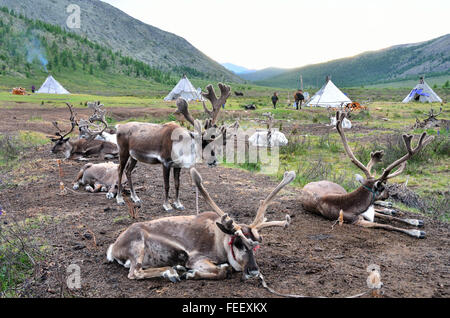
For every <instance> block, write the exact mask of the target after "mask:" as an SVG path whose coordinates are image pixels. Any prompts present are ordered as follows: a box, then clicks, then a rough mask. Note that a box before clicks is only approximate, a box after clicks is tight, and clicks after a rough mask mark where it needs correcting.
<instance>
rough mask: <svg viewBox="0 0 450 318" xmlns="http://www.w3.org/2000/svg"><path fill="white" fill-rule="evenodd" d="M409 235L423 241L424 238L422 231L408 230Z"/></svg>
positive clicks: (424, 234)
mask: <svg viewBox="0 0 450 318" xmlns="http://www.w3.org/2000/svg"><path fill="white" fill-rule="evenodd" d="M408 234H409V235H411V236H414V237H417V238H419V239H423V238H425V237H426V233H425V232H424V231H420V230H409V233H408Z"/></svg>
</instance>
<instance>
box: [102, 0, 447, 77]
mask: <svg viewBox="0 0 450 318" xmlns="http://www.w3.org/2000/svg"><path fill="white" fill-rule="evenodd" d="M102 1H105V2H107V3H109V4H111V5H113V6H115V7H117V8H119V9H120V10H122V11H124V12H126V13H127V14H129V15H130V16H132V17H134V18H136V19H139V20H141V21H143V22H145V23H147V24H150V25H153V26H155V27H157V28H160V29H162V30H165V31H169V32H172V33H175V34H177V35H179V36H181V37H183V38H185V39H186V40H187V41H189V42H190V43H191V44H192V45H194V46H195V47H196V48H197V49H199V50H200V51H202V52H203V53H205V54H206V55H208V56H209V57H211V58H212V59H214V60H216V61H218V62H220V63H223V62H230V63H234V64H237V65H241V66H244V67H247V68H250V69H261V68H265V67H269V66H274V67H286V68H290V67H298V66H303V65H307V64H312V63H320V62H325V61H328V60H332V59H336V58H341V57H347V56H353V55H356V54H359V53H362V52H364V51H369V50H378V49H382V48H386V47H389V46H392V45H396V44H404V43H414V42H420V41H425V40H430V39H432V38H435V37H438V36H441V35H444V34H447V33H450V1H449V0H425V1H424V0H371V1H368V0H102Z"/></svg>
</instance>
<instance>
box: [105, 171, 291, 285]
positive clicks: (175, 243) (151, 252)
mask: <svg viewBox="0 0 450 318" xmlns="http://www.w3.org/2000/svg"><path fill="white" fill-rule="evenodd" d="M190 174H191V177H192V180H193V181H194V183H195V185H196V186H197V187H198V189H199V191H200V193H201V194H202V196H203V197H204V199H205V200H206V202H207V203H208V205H209V206H210V207H211V208H212V209H213V212H203V213H200V214H197V215H188V216H172V217H166V218H161V219H156V220H152V221H147V222H140V223H134V224H133V225H131V226H130V227H129V228H128V229H127V230H125V231H124V232H123V233H122V234H120V235H119V237H118V238H117V240H116V241H115V243H114V244H112V245H110V246H109V248H108V251H107V259H108V261H110V262H113V261H114V260H116V261H117V262H118V263H119V264H121V265H123V266H125V267H126V268H129V269H130V270H129V273H128V278H129V279H144V278H154V277H164V278H167V279H169V280H170V281H172V282H177V281H180V279H181V278H185V279H215V280H221V279H224V278H226V277H227V276H228V275H229V274H230V273H231V271H232V269H234V270H235V271H238V272H240V271H242V272H243V279H244V280H246V279H249V278H252V277H255V276H258V275H259V268H258V265H257V264H256V261H255V256H254V249H255V248H257V246H258V245H259V244H260V243H261V242H262V237H261V235H260V234H259V231H260V230H262V229H263V228H267V227H274V226H279V227H283V228H286V227H287V226H288V225H289V223H290V217H289V215H286V219H285V220H284V221H271V222H267V221H266V218H265V217H264V214H265V211H266V209H267V207H268V205H269V204H270V203H271V201H272V200H273V198H274V197H275V196H276V194H277V193H278V192H279V191H280V190H281V189H282V188H283V187H285V186H286V185H287V184H289V183H290V182H291V181H292V180H294V178H295V172H293V171H291V172H286V173H285V174H284V178H283V180H282V181H281V183H280V184H279V185H278V186H277V187H276V188H275V189H274V190H273V191H272V192H271V193H270V194H269V195H268V196H267V198H266V199H265V200H264V201H261V204H260V206H259V208H258V211H257V214H256V217H255V219H254V220H253V222H252V223H251V224H250V225H247V224H237V223H236V222H235V221H234V220H233V219H231V218H230V217H229V216H228V214H226V213H224V212H223V211H222V210H221V209H220V208H219V207H218V206H217V205H216V204H215V202H214V201H213V200H212V199H211V197H210V195H209V194H208V192H207V191H206V189H205V188H204V186H203V182H202V178H201V176H200V174H199V173H198V172H197V170H195V168H191V169H190Z"/></svg>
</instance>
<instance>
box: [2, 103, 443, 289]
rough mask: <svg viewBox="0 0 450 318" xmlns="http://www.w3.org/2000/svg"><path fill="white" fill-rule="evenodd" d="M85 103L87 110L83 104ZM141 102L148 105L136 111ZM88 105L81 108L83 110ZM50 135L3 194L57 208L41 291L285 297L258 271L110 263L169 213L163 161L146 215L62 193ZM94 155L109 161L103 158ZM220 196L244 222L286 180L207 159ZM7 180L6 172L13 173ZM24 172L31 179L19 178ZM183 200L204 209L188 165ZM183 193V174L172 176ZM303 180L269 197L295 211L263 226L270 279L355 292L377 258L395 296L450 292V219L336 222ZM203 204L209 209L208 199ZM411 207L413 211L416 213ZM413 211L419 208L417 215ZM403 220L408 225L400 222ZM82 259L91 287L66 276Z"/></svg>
mask: <svg viewBox="0 0 450 318" xmlns="http://www.w3.org/2000/svg"><path fill="white" fill-rule="evenodd" d="M77 111H78V110H77ZM111 111H112V112H113V113H117V116H119V115H120V114H122V115H120V116H124V118H126V117H137V116H144V115H145V114H146V113H149V112H152V111H155V110H149V109H143V108H139V109H129V108H126V109H120V108H117V109H112V110H111ZM136 112H141V113H142V115H136ZM80 113H81V111H80ZM30 116H38V117H42V119H43V121H42V122H40V121H39V122H29V121H28V120H29V118H30ZM66 118H67V110H66V109H65V108H61V109H55V110H49V109H47V110H46V111H45V108H44V109H39V108H32V110H31V111H30V108H29V107H25V108H23V109H22V110H21V109H20V108H16V109H0V132H2V133H4V132H9V131H16V130H17V129H23V130H35V131H40V132H43V133H46V134H47V133H52V132H53V129H52V128H53V127H52V126H51V124H50V122H51V121H52V120H58V119H61V120H65V119H66ZM50 147H51V146H50V145H46V146H43V147H40V148H38V149H36V151H30V152H27V153H26V154H25V155H24V158H22V161H23V162H27V164H26V165H25V166H24V167H23V168H22V169H19V170H17V171H15V172H14V174H7V175H4V176H2V178H6V179H8V178H9V179H11V180H15V183H17V185H16V186H15V187H13V188H9V189H6V190H2V191H1V192H0V202H2V204H3V206H4V207H5V210H6V212H7V213H6V214H5V215H3V216H2V221H4V220H6V221H7V220H8V218H10V217H12V216H14V217H15V218H16V219H19V220H20V219H24V218H27V217H33V216H38V215H46V216H49V218H48V219H47V221H46V222H44V223H43V224H42V225H40V226H39V228H38V230H34V231H33V235H35V236H37V237H40V238H41V239H43V240H44V241H45V242H46V244H48V245H50V246H51V250H50V251H49V252H48V255H47V256H46V257H45V259H44V260H43V261H42V263H41V266H40V267H39V272H38V273H37V275H36V279H35V280H33V281H32V282H28V285H27V291H28V295H29V296H32V297H61V296H65V297H67V296H75V297H205V298H208V297H219V298H223V297H264V298H265V297H277V296H275V295H273V294H271V293H269V292H268V291H267V290H265V289H264V288H263V287H262V285H261V283H260V282H259V281H258V280H256V279H253V280H249V281H245V282H243V281H241V274H240V273H234V274H233V275H232V277H231V278H229V279H226V280H223V281H206V280H203V281H182V282H180V283H177V284H174V283H171V282H169V281H166V280H163V279H151V280H143V281H134V280H129V279H128V278H127V274H128V270H127V269H125V268H124V267H122V266H120V265H119V264H117V263H108V262H107V260H106V250H107V248H108V246H109V245H110V244H111V243H113V242H114V241H115V239H116V238H117V236H118V235H119V234H120V233H121V232H122V231H124V230H125V229H126V228H127V227H128V226H129V225H131V224H132V223H133V222H138V221H146V220H152V219H156V218H160V217H164V216H168V213H166V212H164V211H163V209H162V202H163V181H162V169H161V167H160V166H149V165H144V164H142V163H138V165H137V167H136V170H135V172H134V180H135V183H136V186H137V187H140V190H139V191H138V195H139V196H140V198H141V200H142V201H143V207H142V208H141V209H140V210H139V216H138V219H137V220H132V219H131V218H129V217H128V209H127V207H121V206H118V205H117V204H116V203H115V200H107V199H106V197H105V195H104V194H90V193H87V192H84V190H79V191H68V193H67V194H66V195H64V196H62V195H59V176H58V169H57V164H56V160H55V159H56V158H57V156H55V155H53V154H51V153H50ZM94 162H100V161H99V160H94ZM83 164H84V163H80V162H74V161H63V165H62V167H63V171H64V176H63V182H64V183H65V185H66V186H67V187H68V188H70V189H71V183H72V181H73V179H74V177H75V175H76V173H77V172H78V171H79V169H80V168H81V167H82V165H83ZM197 169H198V170H199V172H200V174H201V175H202V177H203V180H204V183H205V186H206V188H207V189H208V191H209V192H210V194H211V196H212V198H213V199H214V200H215V201H216V203H217V204H218V205H219V206H220V207H221V208H222V209H223V210H224V211H225V212H227V213H229V214H231V216H233V217H234V218H235V219H236V220H237V221H238V222H251V221H252V220H253V217H254V216H255V213H256V210H257V208H258V204H259V200H261V199H264V197H265V196H266V195H268V194H269V192H270V191H271V190H272V189H273V188H274V187H275V186H276V184H277V182H276V181H275V180H273V179H271V178H270V177H267V176H264V175H259V174H252V173H250V172H246V171H242V170H236V169H231V168H224V167H216V168H207V167H205V166H203V165H199V166H198V168H197ZM4 180H5V179H4ZM20 180H24V181H22V182H18V181H20ZM181 180H182V186H181V200H182V202H183V204H184V205H185V207H186V211H185V212H174V213H173V214H172V215H181V214H195V213H196V212H195V191H194V188H193V185H192V184H191V183H190V181H189V180H190V178H189V175H188V171H183V172H182V175H181ZM171 186H172V188H171V195H172V196H173V195H174V194H173V193H174V190H173V180H171ZM298 191H299V189H298V188H294V187H291V186H288V187H286V188H285V190H283V191H282V192H281V193H280V194H279V195H278V197H277V198H276V200H275V201H276V202H275V203H274V204H273V205H272V206H271V207H269V209H268V212H267V218H268V219H269V220H282V219H284V215H285V214H289V215H290V216H291V218H292V223H291V225H290V226H289V227H288V228H287V229H285V230H283V229H281V228H269V229H266V230H263V231H262V235H263V244H262V246H261V248H260V249H259V250H258V251H257V252H256V260H257V263H258V265H259V267H260V270H261V272H262V274H263V275H264V276H265V279H266V281H267V283H268V284H269V286H270V287H272V288H273V289H275V290H277V291H279V292H282V293H291V294H302V295H308V296H327V297H345V296H350V295H353V294H357V293H360V292H363V291H366V290H367V285H366V279H367V276H368V273H367V271H366V269H367V267H368V266H369V265H371V264H376V265H379V266H380V269H381V280H382V282H383V284H384V287H383V292H384V296H386V297H449V296H450V257H449V256H450V254H449V250H450V249H449V248H450V244H449V243H450V235H449V224H447V223H442V222H438V221H436V220H433V219H431V218H424V221H425V227H424V230H425V231H426V233H427V237H426V238H425V239H421V240H419V239H415V238H411V237H408V236H406V235H404V234H400V233H396V232H387V231H384V230H377V229H364V228H360V227H357V226H354V225H349V224H344V225H343V226H339V225H336V226H334V227H332V225H333V222H331V221H328V220H325V219H323V218H321V217H319V216H316V215H313V214H310V213H307V212H305V211H303V210H302V209H301V207H300V205H299V202H298V201H297V200H296V193H297V192H298ZM200 210H201V211H207V210H209V209H208V207H207V205H206V204H205V202H204V201H203V200H202V199H200ZM407 216H408V215H407ZM409 217H414V218H415V217H416V216H412V215H410V216H409ZM399 226H401V225H399ZM70 264H77V265H79V266H80V268H81V285H82V286H81V289H79V290H69V289H67V287H64V286H65V280H66V276H67V274H66V268H67V266H69V265H70Z"/></svg>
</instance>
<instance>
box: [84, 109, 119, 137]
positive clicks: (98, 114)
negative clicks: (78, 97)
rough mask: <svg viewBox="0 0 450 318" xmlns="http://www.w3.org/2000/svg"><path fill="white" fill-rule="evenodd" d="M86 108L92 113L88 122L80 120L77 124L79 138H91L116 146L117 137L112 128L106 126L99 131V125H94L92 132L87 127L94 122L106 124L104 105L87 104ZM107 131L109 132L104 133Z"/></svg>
mask: <svg viewBox="0 0 450 318" xmlns="http://www.w3.org/2000/svg"><path fill="white" fill-rule="evenodd" d="M87 105H88V107H89V108H90V109H92V110H93V111H94V113H93V114H92V115H91V116H90V117H89V119H88V120H85V119H81V120H80V121H79V122H78V129H79V132H80V138H85V139H87V138H92V135H93V134H95V136H94V139H98V140H103V141H108V142H112V143H113V144H116V145H117V135H116V131H115V129H114V128H109V127H108V125H106V127H105V128H104V129H101V128H100V126H99V125H96V127H95V130H94V131H92V130H91V129H90V128H89V127H90V126H92V125H94V123H95V122H100V123H102V124H103V123H104V122H106V119H105V116H106V109H104V108H102V107H103V106H104V105H103V104H100V102H99V101H98V102H93V103H87ZM106 130H109V131H106Z"/></svg>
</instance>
